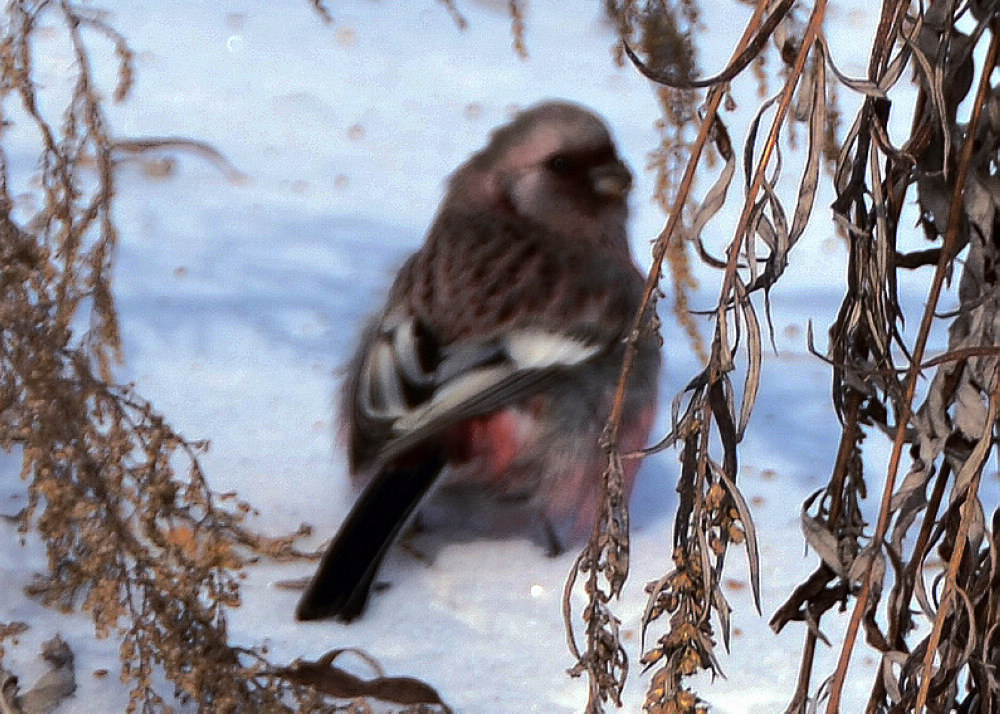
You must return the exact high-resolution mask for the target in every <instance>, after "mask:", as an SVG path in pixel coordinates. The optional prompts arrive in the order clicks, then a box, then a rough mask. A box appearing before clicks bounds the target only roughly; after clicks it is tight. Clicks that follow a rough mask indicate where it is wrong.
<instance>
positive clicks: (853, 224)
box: [772, 1, 1000, 712]
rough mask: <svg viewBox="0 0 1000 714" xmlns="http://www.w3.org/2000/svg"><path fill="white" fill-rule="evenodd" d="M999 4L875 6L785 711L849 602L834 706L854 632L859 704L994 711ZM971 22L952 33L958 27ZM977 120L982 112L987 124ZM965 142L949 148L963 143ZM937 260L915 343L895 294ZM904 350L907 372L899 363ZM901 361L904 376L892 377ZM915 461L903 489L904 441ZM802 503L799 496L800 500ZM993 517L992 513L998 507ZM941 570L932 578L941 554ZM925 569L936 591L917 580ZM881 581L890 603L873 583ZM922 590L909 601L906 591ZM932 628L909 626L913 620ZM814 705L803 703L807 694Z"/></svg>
mask: <svg viewBox="0 0 1000 714" xmlns="http://www.w3.org/2000/svg"><path fill="white" fill-rule="evenodd" d="M996 13H997V6H996V3H952V2H943V1H942V2H931V3H928V4H926V5H925V6H923V7H915V6H911V4H910V3H908V2H886V3H884V4H883V7H882V14H881V19H880V23H879V27H878V31H877V35H876V38H875V41H874V43H873V50H872V54H871V60H870V63H869V75H868V77H867V79H866V80H865V81H863V82H860V81H859V82H856V83H854V86H853V88H854V89H858V90H860V91H863V92H864V93H865V94H866V99H865V102H864V104H863V106H862V109H861V111H860V113H859V114H858V117H857V118H856V119H855V122H854V125H853V127H852V129H851V131H850V132H849V134H848V137H847V140H846V142H845V144H844V148H843V150H842V152H841V157H840V159H839V161H838V166H837V170H836V181H835V188H836V191H837V201H836V202H835V204H834V211H835V218H836V220H837V221H838V222H839V223H840V224H841V225H842V226H843V227H844V228H845V231H846V233H847V236H848V241H849V247H850V263H849V274H848V278H849V285H850V291H849V293H848V295H847V296H846V297H845V300H844V303H843V305H842V307H841V311H840V314H839V316H838V319H837V322H836V324H835V325H834V326H833V328H832V330H831V342H830V351H831V356H832V360H833V364H834V377H835V379H834V402H835V405H836V406H837V408H838V413H839V414H840V416H841V420H842V423H843V434H842V439H841V452H840V456H841V458H838V460H837V462H836V464H835V467H834V471H833V474H832V476H831V480H830V484H829V486H828V487H827V488H826V489H825V490H824V492H822V497H821V498H818V499H817V500H816V503H817V504H818V505H819V508H818V511H817V512H816V514H815V515H814V516H810V515H808V514H807V513H806V514H804V516H803V519H804V524H806V525H807V526H808V527H807V528H806V533H807V538H808V539H809V542H810V545H811V546H812V547H813V549H814V550H816V552H817V553H818V554H819V555H820V557H821V559H822V561H823V562H822V564H821V565H820V567H819V569H818V570H817V571H816V572H815V573H814V574H813V576H811V577H810V578H809V580H807V581H806V582H805V583H803V584H802V585H801V586H800V587H799V588H798V589H796V591H795V592H794V593H793V594H792V596H791V598H790V599H789V601H788V602H787V603H786V604H785V605H783V606H782V608H780V609H779V611H778V612H777V613H776V614H775V616H774V618H773V619H772V626H773V627H774V628H775V629H776V630H780V629H781V628H782V627H783V626H784V625H785V624H786V623H787V622H789V621H791V620H793V619H801V620H805V621H806V622H807V623H808V625H809V627H810V631H809V633H808V634H807V638H806V644H805V648H804V653H803V661H802V666H801V668H800V677H799V687H798V689H797V691H796V693H795V696H794V698H793V700H792V702H791V703H790V705H789V707H788V710H787V711H789V712H805V711H806V710H807V706H808V705H809V686H810V675H811V670H812V655H813V650H814V648H815V644H816V640H817V638H818V637H819V636H820V635H819V625H820V620H821V618H822V615H823V614H824V613H825V612H827V611H828V610H829V609H831V608H832V607H836V606H842V605H844V604H846V603H847V601H848V599H849V598H850V597H854V598H855V600H856V601H855V603H854V607H853V612H852V617H851V620H850V625H849V629H848V633H847V636H846V638H845V641H844V642H843V644H842V646H841V650H840V660H839V663H838V666H837V669H836V671H835V672H834V673H833V675H832V677H831V679H830V680H828V681H827V682H825V683H824V685H823V686H822V687H820V692H821V694H822V696H823V697H825V698H826V702H825V708H826V711H827V712H837V711H840V699H841V692H842V689H843V685H844V681H845V678H846V676H847V667H848V664H849V661H850V658H851V654H852V652H853V649H854V647H855V640H856V637H857V634H858V632H859V630H861V628H863V629H864V632H865V639H866V641H867V643H868V645H869V646H871V647H873V648H875V649H876V650H878V651H879V652H880V653H881V655H882V667H881V673H880V676H879V677H878V678H877V679H876V681H875V682H874V683H873V687H872V693H871V696H870V698H869V702H868V707H867V711H869V712H909V711H924V710H929V711H963V712H993V711H997V709H996V707H997V702H998V701H1000V690H998V688H997V684H996V678H995V675H993V674H991V672H992V671H993V669H994V668H995V667H996V664H997V661H998V660H997V655H998V650H997V649H996V644H995V642H994V641H993V640H994V635H995V630H996V623H997V617H996V614H997V613H996V605H995V602H996V598H997V591H996V582H997V579H996V566H995V561H996V557H997V556H996V551H995V550H994V549H993V548H994V544H993V537H992V536H990V535H989V533H988V531H987V529H986V524H985V516H984V507H983V504H982V503H981V501H980V499H979V496H978V486H979V483H980V479H981V476H982V469H983V467H984V464H985V459H986V456H987V455H988V453H989V450H990V448H991V447H992V446H993V444H994V442H995V436H994V433H995V423H996V394H995V392H996V370H997V357H996V352H995V348H996V346H997V340H998V339H1000V337H998V336H997V335H996V330H995V328H994V327H993V323H994V321H995V319H996V311H997V307H998V302H997V296H996V294H995V288H994V285H995V283H996V278H997V276H996V274H995V271H996V267H995V266H996V264H997V263H996V261H997V255H996V251H997V239H996V235H995V226H996V205H997V201H998V200H1000V199H998V191H997V188H998V184H997V180H996V171H997V165H998V158H1000V157H998V148H1000V138H998V133H997V124H996V122H995V120H993V119H992V117H994V116H995V112H996V109H995V107H994V104H995V102H996V98H995V94H996V87H995V85H994V84H992V82H991V77H992V73H993V68H994V66H995V64H996V53H997V34H996V30H997V29H998V28H997V22H996ZM960 22H962V23H966V24H965V26H966V27H967V28H971V30H968V31H960V30H959V29H958V27H959V23H960ZM987 38H989V48H988V50H987V53H986V56H985V59H984V61H983V62H982V65H981V66H980V67H978V82H977V83H976V84H977V85H978V88H977V91H976V93H975V96H974V98H973V99H972V102H971V106H970V108H969V112H970V114H969V119H968V121H967V122H964V123H963V122H962V121H961V120H960V118H959V117H960V112H959V104H960V103H961V102H962V101H963V100H964V99H966V98H967V95H968V93H969V91H970V89H971V88H972V86H973V82H974V79H975V78H976V74H977V68H976V66H975V62H974V61H973V50H974V48H975V47H976V45H977V44H978V43H979V42H981V41H982V42H985V41H986V40H987ZM908 68H912V70H913V72H914V77H915V80H916V83H917V89H918V95H917V100H916V102H915V104H914V115H913V119H912V124H911V126H912V128H911V132H910V135H909V137H907V140H906V141H905V142H904V143H903V144H902V146H900V147H898V148H897V147H895V146H893V145H892V144H891V143H890V140H889V137H888V132H887V126H888V120H889V113H890V110H891V108H892V107H893V104H891V103H890V101H889V94H890V92H891V91H892V90H893V89H894V87H895V86H896V84H897V82H898V80H899V79H900V77H901V76H902V75H903V72H904V70H906V69H908ZM987 117H990V118H989V119H987ZM958 148H960V151H959V150H958ZM911 187H915V188H916V198H917V201H918V204H919V207H920V225H921V227H922V228H923V231H924V234H925V236H926V238H927V239H929V240H931V241H938V242H939V244H940V247H939V248H937V249H934V250H933V251H919V252H918V253H917V254H915V255H903V254H900V253H899V252H898V249H897V245H898V241H899V237H900V236H899V232H898V230H899V226H900V216H901V213H902V211H903V209H904V205H905V203H906V201H907V192H908V191H909V189H910V188H911ZM962 251H965V256H964V260H963V263H962V267H961V278H960V281H959V288H958V298H959V302H960V307H959V309H958V310H957V311H955V312H954V313H952V315H951V316H950V319H951V324H950V327H949V348H948V354H949V355H950V356H951V357H950V358H949V359H947V360H945V361H940V360H932V362H935V363H937V369H936V373H935V375H934V377H933V378H932V380H931V381H930V384H929V385H928V386H927V388H926V394H925V395H924V398H923V399H924V401H923V403H922V404H921V406H920V407H919V408H914V406H913V403H914V399H915V397H916V394H917V389H918V382H919V380H920V377H921V371H922V370H923V369H925V368H926V366H927V364H926V363H924V357H923V356H924V353H925V350H926V346H927V341H928V338H929V335H930V330H931V326H932V322H933V321H934V320H935V319H939V317H940V316H938V315H936V314H935V311H936V306H937V303H938V299H939V296H940V294H941V292H942V289H943V287H944V285H945V283H946V281H948V280H950V278H951V276H952V275H953V274H954V273H955V272H956V270H957V269H958V264H957V263H956V260H957V257H958V255H959V254H960V252H962ZM923 265H934V266H935V269H934V272H933V275H932V276H931V277H930V283H929V288H928V297H927V300H926V303H925V309H924V311H923V315H922V317H921V321H920V327H919V330H918V332H917V335H916V337H915V339H914V341H913V344H912V345H907V344H905V343H904V342H903V340H902V337H901V334H900V333H901V330H900V325H901V324H902V320H903V318H904V314H903V310H902V307H901V306H900V304H899V302H898V300H897V296H896V284H897V277H896V273H897V271H898V270H899V269H901V268H911V269H912V268H919V267H920V266H923ZM900 356H901V357H902V358H903V360H904V362H903V369H902V370H900V369H899V368H898V367H897V364H896V360H897V359H899V357H900ZM901 373H903V374H905V376H904V377H902V378H897V377H896V375H897V374H901ZM870 426H875V427H877V428H880V429H882V430H885V431H886V432H888V433H892V434H894V435H895V438H894V443H893V449H892V453H891V456H890V460H889V464H888V467H887V474H886V480H885V483H884V485H883V489H882V496H881V506H880V510H879V514H878V519H877V521H876V524H875V529H874V532H873V533H872V534H871V536H870V537H865V535H864V528H865V526H866V523H865V521H864V519H863V518H862V516H861V515H860V506H859V504H860V501H861V500H862V499H863V498H864V497H865V482H864V474H863V472H862V467H861V459H860V456H861V453H862V448H863V440H864V436H865V429H866V428H869V427H870ZM904 446H908V447H909V452H910V456H911V459H912V463H911V467H910V470H909V472H908V473H907V474H906V476H905V477H904V478H903V479H902V482H900V483H898V484H897V472H898V469H899V464H900V461H901V460H902V454H903V447H904ZM808 505H810V504H807V506H808ZM994 520H995V519H994ZM935 548H936V549H937V552H938V554H939V556H940V557H941V558H942V560H945V561H947V563H948V566H947V568H946V570H945V572H944V573H943V574H938V575H936V574H935V573H934V569H933V568H931V567H930V566H929V563H928V560H929V557H930V555H931V553H932V552H933V550H934V549H935ZM928 580H930V581H931V582H933V583H934V584H935V585H934V587H931V588H929V587H928ZM890 584H891V588H890V589H889V592H888V597H887V599H886V600H885V603H884V609H880V605H881V604H882V599H883V594H884V593H885V592H886V590H887V588H889V585H890ZM914 599H916V603H914ZM921 614H922V615H923V617H925V618H926V619H927V620H928V624H929V625H930V633H929V634H927V635H926V636H924V637H922V638H918V637H917V636H916V635H915V633H916V632H919V631H920V628H918V627H917V622H916V617H915V616H917V615H921ZM818 703H819V702H815V701H814V702H813V706H815V705H816V704H818Z"/></svg>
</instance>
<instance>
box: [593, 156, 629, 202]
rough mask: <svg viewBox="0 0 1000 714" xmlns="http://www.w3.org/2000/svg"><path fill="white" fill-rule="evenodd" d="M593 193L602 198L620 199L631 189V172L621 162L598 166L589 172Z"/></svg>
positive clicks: (616, 161)
mask: <svg viewBox="0 0 1000 714" xmlns="http://www.w3.org/2000/svg"><path fill="white" fill-rule="evenodd" d="M590 182H591V185H592V186H593V187H594V193H596V194H597V195H598V196H601V197H603V198H614V199H620V198H625V194H627V193H628V191H629V189H630V188H632V172H631V171H629V170H628V167H627V166H626V165H625V164H623V163H622V162H621V161H618V160H615V161H612V162H610V163H607V164H603V165H601V166H598V167H597V168H595V169H592V170H591V172H590Z"/></svg>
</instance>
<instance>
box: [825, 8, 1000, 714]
mask: <svg viewBox="0 0 1000 714" xmlns="http://www.w3.org/2000/svg"><path fill="white" fill-rule="evenodd" d="M998 30H1000V23H998V22H997V21H996V20H994V22H993V23H992V37H991V40H990V46H989V50H988V51H987V57H986V61H985V65H984V68H983V70H982V73H981V74H980V81H979V87H978V89H977V92H976V98H975V101H974V103H973V106H972V116H971V118H970V119H969V125H968V129H967V132H966V138H965V142H964V143H963V145H962V153H961V157H960V159H959V163H958V170H957V171H956V174H955V184H954V187H953V188H952V193H951V206H950V211H949V214H948V227H947V232H946V233H945V236H944V244H943V246H942V247H941V254H940V257H939V259H938V265H937V269H936V270H935V272H934V277H933V279H932V281H931V287H930V290H929V291H928V297H927V302H926V304H925V306H924V312H923V316H922V318H921V321H920V329H919V330H918V332H917V337H916V341H915V343H914V346H913V350H912V359H911V363H910V367H909V369H908V371H907V377H906V389H905V392H904V395H903V399H902V403H901V404H900V405H899V416H898V423H897V425H896V435H895V439H894V440H893V445H892V452H891V454H890V457H889V465H888V468H887V473H886V479H885V485H884V486H883V489H882V502H881V507H880V509H879V515H878V521H877V523H876V526H875V532H874V534H873V535H872V543H873V544H875V545H876V546H877V547H878V548H879V549H880V548H881V547H882V544H883V543H884V540H885V534H886V532H887V531H888V528H889V520H890V516H891V508H890V501H891V499H892V495H893V493H894V492H895V483H896V476H897V473H898V471H899V462H900V459H901V457H902V452H903V445H904V444H905V443H906V430H907V427H908V425H909V422H910V417H911V415H912V410H913V399H914V395H915V394H916V389H917V380H918V378H919V376H920V365H921V363H922V361H923V356H924V351H925V349H926V347H927V340H928V338H929V336H930V328H931V323H932V322H933V320H934V314H935V311H936V310H937V303H938V299H939V298H940V296H941V289H942V286H943V285H944V280H945V277H946V275H947V272H948V271H947V268H948V264H949V263H950V261H951V260H952V258H953V257H954V252H955V247H956V245H957V242H958V232H959V227H960V225H961V220H962V215H963V211H962V202H963V200H964V189H965V181H966V177H967V175H968V172H969V166H970V164H971V162H972V156H973V152H974V150H975V136H976V130H977V128H978V126H979V120H980V117H981V115H982V109H983V105H984V104H985V101H986V98H987V97H988V96H989V91H990V81H989V80H990V75H991V74H992V71H993V67H995V66H996V61H997V52H998V47H1000V36H998ZM991 403H992V402H991ZM874 562H875V559H874V558H873V559H872V561H871V564H874ZM873 572H874V569H873V568H872V567H871V565H869V567H868V570H867V572H866V574H865V576H864V579H863V583H862V587H861V591H860V592H859V593H858V596H857V600H856V602H855V605H854V610H853V611H852V613H851V620H850V622H849V624H848V628H847V632H846V634H845V636H844V642H843V646H842V648H841V651H840V658H839V660H838V662H837V669H836V670H835V672H834V676H833V679H832V681H831V686H830V699H829V701H828V702H827V708H826V711H827V714H837V712H839V711H840V698H841V695H842V691H843V687H844V682H845V681H846V678H847V668H848V665H849V664H850V660H851V653H852V651H853V649H854V643H855V641H856V640H857V635H858V628H859V627H860V624H861V618H862V616H863V615H864V613H865V611H866V609H867V606H868V599H869V597H870V595H871V587H872V576H873ZM934 651H935V650H934V648H928V656H930V657H933V653H934ZM925 675H926V673H925ZM925 678H926V677H925ZM921 688H922V689H923V684H922V685H921ZM925 696H926V693H925Z"/></svg>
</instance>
